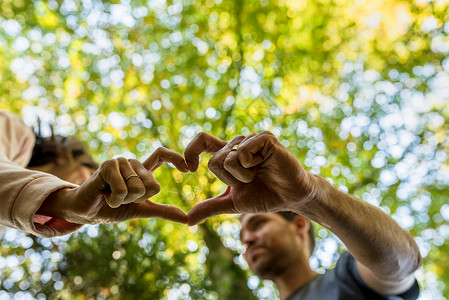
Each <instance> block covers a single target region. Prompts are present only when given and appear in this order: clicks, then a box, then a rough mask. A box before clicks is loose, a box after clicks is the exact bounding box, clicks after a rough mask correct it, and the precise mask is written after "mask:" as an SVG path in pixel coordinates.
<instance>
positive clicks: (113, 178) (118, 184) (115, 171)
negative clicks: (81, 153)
mask: <svg viewBox="0 0 449 300" xmlns="http://www.w3.org/2000/svg"><path fill="white" fill-rule="evenodd" d="M99 175H100V177H101V178H102V180H103V181H104V183H105V185H106V186H105V187H104V191H103V195H104V196H105V199H106V203H107V204H108V205H109V206H110V207H112V208H116V207H118V206H120V205H121V204H122V203H123V201H124V200H125V197H126V196H127V195H128V187H127V186H126V183H125V180H124V178H123V176H122V174H121V172H120V168H119V163H118V161H117V160H116V159H110V160H107V161H105V162H104V163H103V164H102V165H101V166H100V171H99ZM109 190H110V191H109Z"/></svg>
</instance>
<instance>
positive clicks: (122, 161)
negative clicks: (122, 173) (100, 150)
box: [116, 157, 128, 164]
mask: <svg viewBox="0 0 449 300" xmlns="http://www.w3.org/2000/svg"><path fill="white" fill-rule="evenodd" d="M116 160H117V162H118V163H119V164H122V163H125V162H127V161H128V160H127V159H126V158H124V157H117V158H116Z"/></svg>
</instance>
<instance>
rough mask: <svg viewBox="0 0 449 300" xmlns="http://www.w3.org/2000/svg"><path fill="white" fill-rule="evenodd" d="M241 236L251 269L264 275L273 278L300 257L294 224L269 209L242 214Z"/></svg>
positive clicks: (299, 242)
mask: <svg viewBox="0 0 449 300" xmlns="http://www.w3.org/2000/svg"><path fill="white" fill-rule="evenodd" d="M241 224H242V229H241V232H240V240H241V241H242V243H243V245H244V246H245V248H246V251H245V253H244V254H243V256H244V258H245V260H246V262H247V263H248V266H249V268H250V270H251V271H252V272H253V273H254V274H256V275H258V276H260V277H262V278H266V279H274V278H275V277H277V276H279V275H280V274H281V273H282V272H284V271H285V269H286V268H288V267H289V266H291V265H292V264H293V263H294V262H295V263H296V262H297V261H298V260H299V255H300V253H301V252H302V251H301V247H302V245H303V244H302V243H301V240H300V239H299V238H298V236H297V234H296V226H295V225H294V224H293V223H291V222H288V221H287V220H285V219H284V218H283V217H282V216H280V215H278V214H275V213H270V214H260V215H253V214H248V215H244V216H243V217H242V221H241Z"/></svg>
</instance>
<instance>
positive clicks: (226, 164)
mask: <svg viewBox="0 0 449 300" xmlns="http://www.w3.org/2000/svg"><path fill="white" fill-rule="evenodd" d="M235 165H236V162H235V159H233V158H232V157H229V156H228V157H226V159H225V160H224V162H223V167H224V168H225V169H229V168H232V167H233V166H235Z"/></svg>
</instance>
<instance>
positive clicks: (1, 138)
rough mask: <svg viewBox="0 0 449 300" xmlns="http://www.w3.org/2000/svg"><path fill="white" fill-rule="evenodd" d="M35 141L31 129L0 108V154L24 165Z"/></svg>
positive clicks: (18, 118) (17, 117)
mask: <svg viewBox="0 0 449 300" xmlns="http://www.w3.org/2000/svg"><path fill="white" fill-rule="evenodd" d="M34 143H35V136H34V133H33V130H32V129H31V128H30V127H28V126H27V125H26V124H25V123H24V122H23V120H22V119H21V118H20V117H19V116H17V115H15V114H12V113H10V112H7V111H1V110H0V155H2V156H4V157H6V158H7V159H8V160H10V161H12V162H15V163H17V164H19V165H21V166H25V165H26V164H27V163H28V161H29V159H30V157H31V154H32V151H33V147H34Z"/></svg>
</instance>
